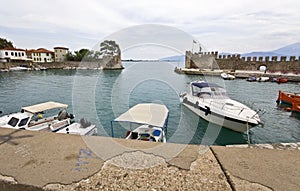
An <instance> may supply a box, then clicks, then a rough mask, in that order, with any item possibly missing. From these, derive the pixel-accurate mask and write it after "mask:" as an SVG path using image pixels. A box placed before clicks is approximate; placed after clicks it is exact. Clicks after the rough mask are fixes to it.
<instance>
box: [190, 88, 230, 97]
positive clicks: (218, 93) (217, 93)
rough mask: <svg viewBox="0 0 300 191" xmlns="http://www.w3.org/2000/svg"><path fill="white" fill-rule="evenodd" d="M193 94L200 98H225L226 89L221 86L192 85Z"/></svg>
mask: <svg viewBox="0 0 300 191" xmlns="http://www.w3.org/2000/svg"><path fill="white" fill-rule="evenodd" d="M192 93H193V96H197V97H201V98H219V99H221V98H227V97H228V96H227V93H226V90H225V89H224V88H222V87H203V88H199V87H197V86H193V89H192Z"/></svg>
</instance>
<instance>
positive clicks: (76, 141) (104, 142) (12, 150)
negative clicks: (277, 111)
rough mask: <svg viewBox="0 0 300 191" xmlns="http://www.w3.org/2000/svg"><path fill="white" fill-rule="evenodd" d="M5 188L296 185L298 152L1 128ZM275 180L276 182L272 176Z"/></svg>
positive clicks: (286, 187) (283, 187) (2, 187)
mask: <svg viewBox="0 0 300 191" xmlns="http://www.w3.org/2000/svg"><path fill="white" fill-rule="evenodd" d="M0 152H1V157H0V161H1V163H0V174H1V175H2V176H0V190H253V189H262V190H268V189H273V190H293V189H294V190H295V189H296V188H299V186H300V183H299V182H300V181H299V177H300V176H299V175H300V174H299V173H300V169H299V168H300V164H299V160H298V159H299V157H300V152H299V150H293V151H291V150H270V149H261V148H259V149H246V148H227V147H216V146H214V147H212V148H210V147H208V146H200V145H182V144H173V143H167V144H163V143H150V142H142V141H134V140H124V139H112V138H109V137H80V136H75V135H64V134H55V133H48V132H33V131H25V130H13V129H4V128H0ZM274 180H275V181H274Z"/></svg>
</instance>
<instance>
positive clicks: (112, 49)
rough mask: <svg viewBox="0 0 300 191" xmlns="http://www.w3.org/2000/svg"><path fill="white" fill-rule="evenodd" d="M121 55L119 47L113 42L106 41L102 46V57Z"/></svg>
mask: <svg viewBox="0 0 300 191" xmlns="http://www.w3.org/2000/svg"><path fill="white" fill-rule="evenodd" d="M120 53H121V50H120V47H119V45H118V44H117V43H116V42H115V41H113V40H105V41H104V42H101V44H100V55H101V56H105V55H112V56H116V55H119V54H120Z"/></svg>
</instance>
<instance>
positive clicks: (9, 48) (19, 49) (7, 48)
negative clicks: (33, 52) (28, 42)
mask: <svg viewBox="0 0 300 191" xmlns="http://www.w3.org/2000/svg"><path fill="white" fill-rule="evenodd" d="M0 50H14V51H25V50H24V49H21V48H14V47H6V48H2V49H0Z"/></svg>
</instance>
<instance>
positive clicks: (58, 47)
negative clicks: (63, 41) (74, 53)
mask: <svg viewBox="0 0 300 191" xmlns="http://www.w3.org/2000/svg"><path fill="white" fill-rule="evenodd" d="M53 49H65V50H69V49H68V48H66V47H62V46H57V47H54V48H53Z"/></svg>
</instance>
